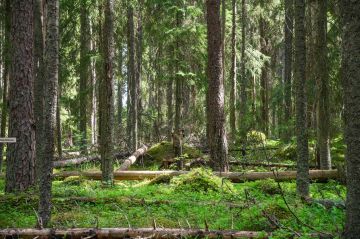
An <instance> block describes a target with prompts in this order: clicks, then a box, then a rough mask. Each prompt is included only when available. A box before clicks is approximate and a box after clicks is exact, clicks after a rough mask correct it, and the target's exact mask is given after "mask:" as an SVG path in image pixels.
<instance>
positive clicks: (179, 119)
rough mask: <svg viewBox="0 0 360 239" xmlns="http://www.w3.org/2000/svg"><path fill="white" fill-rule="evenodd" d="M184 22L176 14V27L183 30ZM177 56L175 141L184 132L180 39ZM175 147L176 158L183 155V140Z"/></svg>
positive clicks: (179, 15) (177, 43) (178, 141)
mask: <svg viewBox="0 0 360 239" xmlns="http://www.w3.org/2000/svg"><path fill="white" fill-rule="evenodd" d="M182 21H183V15H182V13H181V12H177V13H176V27H177V28H181V26H182V24H183V23H182ZM175 56H176V61H175V62H176V63H175V64H176V71H175V122H174V123H175V125H174V127H175V130H174V132H173V139H174V138H179V137H180V138H181V135H182V134H183V133H182V130H183V103H184V102H183V101H184V99H183V97H184V96H183V88H184V84H183V81H184V79H183V77H182V76H181V75H180V74H179V71H181V69H180V68H179V66H180V65H181V64H180V59H182V58H183V52H182V51H181V42H180V41H179V39H177V40H176V47H175ZM173 145H174V153H175V156H176V157H179V156H181V155H182V140H175V141H173Z"/></svg>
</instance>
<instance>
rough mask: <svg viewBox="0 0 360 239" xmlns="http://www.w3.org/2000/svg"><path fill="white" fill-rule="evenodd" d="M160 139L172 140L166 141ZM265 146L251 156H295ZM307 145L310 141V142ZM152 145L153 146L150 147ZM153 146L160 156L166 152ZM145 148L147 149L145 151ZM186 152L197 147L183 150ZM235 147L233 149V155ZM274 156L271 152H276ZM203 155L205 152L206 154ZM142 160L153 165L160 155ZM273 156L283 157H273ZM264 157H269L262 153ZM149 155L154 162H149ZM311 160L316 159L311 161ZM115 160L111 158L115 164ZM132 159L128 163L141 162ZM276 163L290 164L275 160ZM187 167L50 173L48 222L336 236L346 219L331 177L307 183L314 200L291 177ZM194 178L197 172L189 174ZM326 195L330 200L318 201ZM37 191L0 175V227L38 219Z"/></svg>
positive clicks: (341, 192)
mask: <svg viewBox="0 0 360 239" xmlns="http://www.w3.org/2000/svg"><path fill="white" fill-rule="evenodd" d="M159 145H165V146H166V147H171V146H169V145H168V144H164V143H162V144H159ZM266 146H267V147H274V146H276V147H275V148H279V149H276V150H275V152H271V153H265V151H264V150H263V151H261V150H260V151H259V150H254V151H250V152H249V153H248V159H249V160H250V161H259V160H261V161H262V162H267V161H272V162H274V160H275V162H282V163H292V164H294V163H295V162H294V161H293V160H291V159H294V158H296V155H294V151H295V147H294V145H293V144H290V145H285V146H279V145H278V143H277V142H271V143H268V144H267V145H266ZM310 147H311V144H310ZM343 149H344V147H343V143H342V139H341V140H338V141H334V142H333V148H332V154H333V156H334V158H335V161H336V160H337V161H343ZM152 150H154V149H152ZM157 150H158V149H157V148H155V154H154V152H151V150H150V154H151V153H153V155H157V156H158V158H159V159H161V158H163V157H164V155H161V154H159V152H158V151H157ZM148 153H149V152H148ZM188 154H194V155H196V157H202V158H204V156H203V155H198V152H197V151H196V152H192V151H189V153H188ZM239 154H240V152H235V153H232V158H233V159H234V158H239ZM274 156H275V157H274ZM205 157H206V156H205ZM152 158H155V161H153V163H152V164H149V165H147V166H145V169H147V170H158V169H159V165H160V161H159V160H157V161H156V157H155V156H152ZM276 158H281V160H277V159H276ZM265 159H267V160H265ZM154 162H155V163H154ZM313 163H314V162H313ZM118 166H119V162H117V165H116V166H115V168H116V167H118ZM143 167H144V165H141V164H140V165H137V166H136V165H134V167H132V170H136V169H142V170H143V169H144V168H143ZM62 170H70V171H71V170H78V171H93V170H97V171H99V170H100V167H99V163H98V162H91V163H85V164H82V165H78V166H73V167H68V168H65V169H60V170H59V169H56V170H55V172H58V171H62ZM268 170H269V168H266V167H243V166H233V167H232V168H231V171H237V172H239V171H268ZM278 170H293V169H284V168H281V169H280V168H279V169H278ZM192 172H194V173H190V174H188V175H182V176H178V177H174V178H172V179H169V178H166V176H165V177H161V176H160V177H161V178H157V179H153V180H145V181H115V185H114V186H113V187H105V186H103V185H102V184H101V182H100V181H93V180H87V179H85V178H81V177H68V178H66V179H65V180H63V181H53V214H52V219H51V227H53V228H74V227H87V228H94V227H99V228H105V227H132V228H139V227H154V224H156V227H159V228H162V227H164V228H184V229H185V228H206V225H207V226H208V228H209V229H213V230H218V229H220V230H225V229H234V230H249V231H266V232H272V237H271V238H290V237H292V236H294V235H297V236H300V238H308V236H307V235H310V233H319V232H326V233H330V234H332V235H333V236H334V237H338V236H340V233H341V232H342V230H343V225H344V214H345V209H344V203H343V202H344V201H345V195H346V188H345V186H344V185H342V184H340V183H339V182H337V181H328V182H326V183H316V182H314V183H312V184H311V187H310V190H311V198H312V199H313V201H312V202H305V201H302V200H300V199H299V198H298V197H296V184H295V181H288V182H281V183H277V182H275V181H274V180H270V179H268V180H262V181H255V182H245V183H238V184H234V183H231V182H228V181H226V180H225V181H224V180H222V179H221V178H218V177H216V176H213V175H212V173H211V172H210V171H208V170H205V169H195V170H194V171H192ZM194 178H195V180H193V179H194ZM324 199H325V201H326V200H329V201H331V202H332V204H331V205H326V204H321V203H317V200H324ZM37 208H38V193H37V192H36V190H32V191H30V192H27V193H24V194H21V195H13V194H6V195H5V194H4V180H3V179H0V228H33V227H35V225H36V224H37V215H36V211H37Z"/></svg>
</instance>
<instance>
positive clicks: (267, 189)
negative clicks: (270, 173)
mask: <svg viewBox="0 0 360 239" xmlns="http://www.w3.org/2000/svg"><path fill="white" fill-rule="evenodd" d="M255 183H256V185H255V187H256V188H258V189H259V190H260V191H262V192H263V193H266V194H268V195H275V194H281V190H280V188H279V186H278V185H277V183H276V182H275V180H274V179H266V180H261V181H258V182H255Z"/></svg>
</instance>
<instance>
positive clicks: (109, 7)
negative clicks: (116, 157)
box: [99, 0, 114, 185]
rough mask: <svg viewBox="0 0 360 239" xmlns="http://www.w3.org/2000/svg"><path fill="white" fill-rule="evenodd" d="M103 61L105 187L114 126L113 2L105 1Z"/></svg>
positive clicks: (108, 179) (110, 180) (109, 177)
mask: <svg viewBox="0 0 360 239" xmlns="http://www.w3.org/2000/svg"><path fill="white" fill-rule="evenodd" d="M104 16H105V21H104V28H103V29H104V35H103V44H104V48H103V57H104V58H103V59H104V65H103V67H104V77H102V78H101V81H100V98H99V101H100V102H99V104H100V105H101V107H99V110H100V111H101V114H100V116H101V117H100V128H99V129H100V131H101V133H100V155H101V171H102V181H103V182H104V183H105V184H107V185H112V183H113V171H114V165H113V147H114V139H113V125H114V89H113V86H114V73H113V70H114V69H113V64H114V25H113V24H114V22H113V16H114V2H113V0H106V2H105V6H104Z"/></svg>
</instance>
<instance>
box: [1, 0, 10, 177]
mask: <svg viewBox="0 0 360 239" xmlns="http://www.w3.org/2000/svg"><path fill="white" fill-rule="evenodd" d="M4 4H5V6H4V9H5V11H4V22H3V24H4V34H5V36H4V45H3V55H2V57H3V72H2V73H3V75H2V78H3V92H2V107H1V128H0V137H5V133H6V123H7V114H8V111H9V109H8V82H9V66H10V55H9V50H10V49H9V48H10V0H5V1H4ZM3 157H4V144H0V172H1V171H2V161H3Z"/></svg>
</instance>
